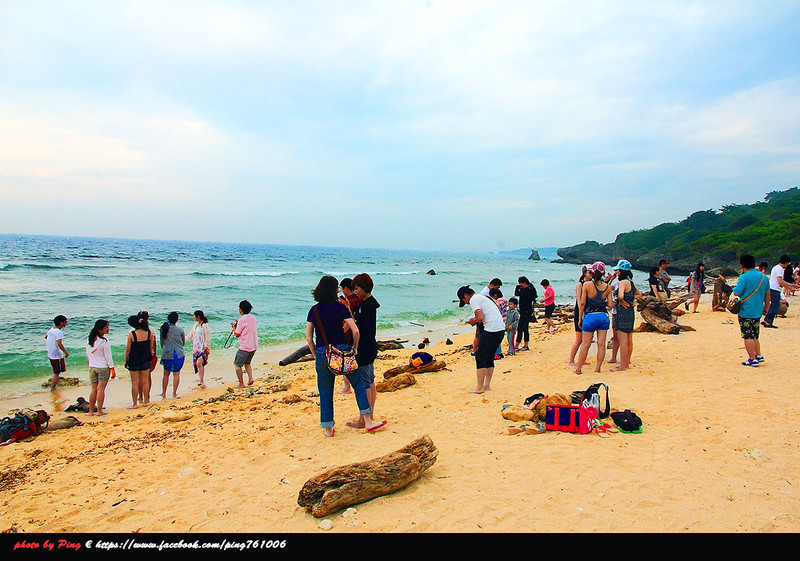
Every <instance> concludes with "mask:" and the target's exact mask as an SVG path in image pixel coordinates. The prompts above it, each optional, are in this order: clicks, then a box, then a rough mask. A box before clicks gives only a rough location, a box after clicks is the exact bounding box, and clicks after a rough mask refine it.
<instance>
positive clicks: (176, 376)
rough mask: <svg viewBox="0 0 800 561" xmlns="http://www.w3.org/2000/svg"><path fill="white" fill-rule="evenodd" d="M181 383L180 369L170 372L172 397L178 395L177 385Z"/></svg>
mask: <svg viewBox="0 0 800 561" xmlns="http://www.w3.org/2000/svg"><path fill="white" fill-rule="evenodd" d="M180 383H181V371H180V370H178V371H177V372H173V373H172V397H173V398H177V397H178V386H179V385H180Z"/></svg>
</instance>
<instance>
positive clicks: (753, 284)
mask: <svg viewBox="0 0 800 561" xmlns="http://www.w3.org/2000/svg"><path fill="white" fill-rule="evenodd" d="M739 265H740V266H741V268H742V274H741V275H740V276H739V278H738V280H737V281H736V286H735V287H733V294H734V295H735V296H736V297H738V298H739V302H740V303H741V307H740V308H739V313H738V314H737V315H738V318H739V331H740V332H741V334H742V339H743V340H744V348H745V351H747V360H745V361H744V362H743V363H742V366H758V365H759V364H761V363H762V362H764V355H762V354H761V342H760V341H759V325H758V322H759V320H760V319H761V314H762V312H763V310H764V307H765V306H766V305H767V302H769V301H770V298H771V295H770V290H771V289H770V287H769V278H768V277H767V276H766V275H765V274H763V273H762V272H760V271H758V270H757V269H756V259H755V257H753V256H752V255H748V254H745V255H742V256H741V257H740V258H739Z"/></svg>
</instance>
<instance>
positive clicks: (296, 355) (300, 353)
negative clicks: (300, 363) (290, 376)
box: [278, 345, 311, 366]
mask: <svg viewBox="0 0 800 561" xmlns="http://www.w3.org/2000/svg"><path fill="white" fill-rule="evenodd" d="M310 354H311V350H310V349H309V348H308V345H304V346H302V347H300V348H299V349H297V350H296V351H294V352H293V353H292V354H290V355H289V356H287V357H286V358H284V359H283V360H281V361H280V362H278V365H279V366H286V365H287V364H291V363H293V362H295V361H297V360H298V359H301V358H303V357H304V356H306V355H310Z"/></svg>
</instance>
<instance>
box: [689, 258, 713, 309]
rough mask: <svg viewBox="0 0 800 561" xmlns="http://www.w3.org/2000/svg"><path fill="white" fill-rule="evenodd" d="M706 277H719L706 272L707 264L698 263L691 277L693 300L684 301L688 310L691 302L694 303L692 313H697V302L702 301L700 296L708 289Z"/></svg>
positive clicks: (690, 285)
mask: <svg viewBox="0 0 800 561" xmlns="http://www.w3.org/2000/svg"><path fill="white" fill-rule="evenodd" d="M706 277H708V278H710V279H714V280H716V279H717V277H715V276H714V275H710V274H708V273H706V266H705V264H704V263H698V264H697V267H695V269H694V271H693V272H692V275H691V276H690V277H689V289H690V290H691V293H692V300H691V302H686V303H684V307H685V308H686V310H688V309H689V304H690V303H691V304H692V313H693V314H696V313H698V312H697V304H699V303H700V296H701V295H702V294H703V292H705V291H706V285H705V279H706Z"/></svg>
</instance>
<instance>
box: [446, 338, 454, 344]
mask: <svg viewBox="0 0 800 561" xmlns="http://www.w3.org/2000/svg"><path fill="white" fill-rule="evenodd" d="M444 344H445V345H452V344H453V342H452V341H451V340H450V339H449V338H448V339H447V341H445V342H444Z"/></svg>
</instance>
